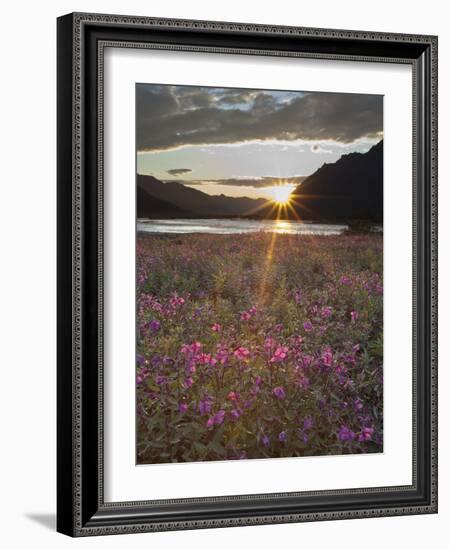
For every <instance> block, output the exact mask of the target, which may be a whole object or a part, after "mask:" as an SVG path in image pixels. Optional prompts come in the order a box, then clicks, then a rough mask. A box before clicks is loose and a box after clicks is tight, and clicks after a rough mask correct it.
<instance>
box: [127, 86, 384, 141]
mask: <svg viewBox="0 0 449 550" xmlns="http://www.w3.org/2000/svg"><path fill="white" fill-rule="evenodd" d="M287 94H288V95H287ZM280 98H282V93H281V92H275V93H274V92H267V91H258V90H227V89H219V88H204V87H190V86H161V85H144V84H140V85H138V86H137V93H136V101H137V103H136V107H137V111H136V112H137V148H138V150H157V149H171V148H176V147H180V146H182V145H199V144H202V145H207V144H219V143H221V144H226V143H236V142H243V141H250V140H268V139H274V140H287V141H290V140H295V139H303V140H333V141H338V142H341V143H351V142H353V141H355V140H356V139H359V138H363V137H378V136H380V134H381V132H382V129H383V100H382V96H379V95H366V94H338V93H318V92H311V93H298V94H292V93H291V92H287V93H286V94H285V96H284V98H286V99H287V100H281V99H280ZM242 103H244V108H243V107H242ZM225 104H226V105H225ZM234 105H235V106H234Z"/></svg>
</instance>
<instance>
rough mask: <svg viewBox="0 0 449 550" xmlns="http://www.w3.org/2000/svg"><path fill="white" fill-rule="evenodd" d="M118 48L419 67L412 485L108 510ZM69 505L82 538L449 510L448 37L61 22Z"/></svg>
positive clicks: (61, 466) (180, 23) (61, 385)
mask: <svg viewBox="0 0 449 550" xmlns="http://www.w3.org/2000/svg"><path fill="white" fill-rule="evenodd" d="M105 47H114V48H150V49H166V50H177V51H201V52H211V53H220V54H223V55H236V54H237V55H238V54H247V55H248V54H249V55H258V56H274V57H276V56H277V57H280V56H290V57H305V58H315V59H339V60H349V61H363V62H373V61H375V62H382V63H406V64H410V65H411V66H412V71H413V84H412V86H413V90H412V94H413V113H412V116H413V159H412V164H413V182H411V185H413V265H412V266H411V268H412V269H413V319H412V320H411V322H412V323H413V364H412V370H413V390H412V393H413V395H412V396H411V398H412V400H413V411H412V413H413V434H412V442H413V443H412V444H413V464H412V470H413V472H412V484H411V485H410V486H397V487H396V486H395V487H373V488H363V489H347V490H330V491H311V492H301V493H279V494H273V493H270V494H257V495H236V496H230V497H212V496H211V497H205V498H195V499H192V498H185V499H182V498H180V499H174V500H163V501H162V500H151V495H148V497H149V499H148V500H147V501H139V502H113V503H111V502H105V501H104V493H103V367H104V365H103V87H104V82H103V56H104V48H105ZM57 72H58V75H57V78H58V105H57V108H58V262H57V263H58V354H57V356H58V388H57V389H58V426H57V432H58V445H57V449H58V468H57V476H58V494H57V530H58V531H59V532H61V533H65V534H67V535H70V536H89V535H106V534H119V533H136V532H145V531H163V530H177V529H200V528H211V527H227V526H242V525H262V524H270V523H287V522H302V521H317V520H332V519H344V518H366V517H377V516H395V515H405V514H422V513H436V512H437V37H435V36H424V35H406V34H390V33H377V32H363V31H347V30H332V29H314V28H301V27H286V26H285V27H284V26H271V25H270V26H269V25H252V24H247V23H225V22H212V21H194V20H175V19H156V18H149V17H133V16H122V15H104V14H88V13H74V14H69V15H65V16H62V17H60V18H58V66H57Z"/></svg>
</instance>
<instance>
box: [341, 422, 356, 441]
mask: <svg viewBox="0 0 449 550" xmlns="http://www.w3.org/2000/svg"><path fill="white" fill-rule="evenodd" d="M354 438H355V433H354V432H353V431H352V430H350V429H349V428H348V427H347V426H341V427H340V429H339V430H338V439H339V440H340V441H341V442H344V441H352V440H353V439H354Z"/></svg>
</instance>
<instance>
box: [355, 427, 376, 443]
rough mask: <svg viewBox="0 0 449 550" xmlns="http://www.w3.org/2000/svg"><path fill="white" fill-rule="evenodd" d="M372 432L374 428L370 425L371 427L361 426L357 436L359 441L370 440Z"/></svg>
mask: <svg viewBox="0 0 449 550" xmlns="http://www.w3.org/2000/svg"><path fill="white" fill-rule="evenodd" d="M373 433H374V428H373V427H372V426H371V427H368V426H364V427H363V428H362V431H361V433H360V435H359V437H358V440H359V441H371V437H372V435H373Z"/></svg>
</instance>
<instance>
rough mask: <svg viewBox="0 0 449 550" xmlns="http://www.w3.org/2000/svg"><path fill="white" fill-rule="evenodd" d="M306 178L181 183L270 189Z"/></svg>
mask: <svg viewBox="0 0 449 550" xmlns="http://www.w3.org/2000/svg"><path fill="white" fill-rule="evenodd" d="M306 177H307V176H291V177H288V178H278V177H275V176H264V177H262V178H225V179H206V180H189V181H182V182H179V183H184V184H185V185H209V184H213V185H230V186H237V187H255V188H263V187H272V186H273V185H279V184H284V185H285V184H287V183H290V184H292V183H293V184H295V185H298V183H301V182H302V181H304V180H305V179H306Z"/></svg>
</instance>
